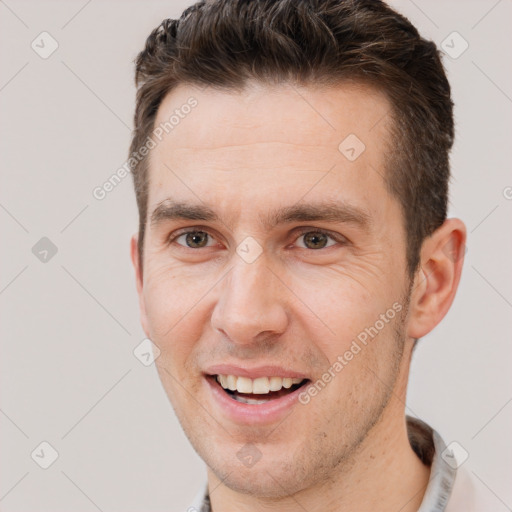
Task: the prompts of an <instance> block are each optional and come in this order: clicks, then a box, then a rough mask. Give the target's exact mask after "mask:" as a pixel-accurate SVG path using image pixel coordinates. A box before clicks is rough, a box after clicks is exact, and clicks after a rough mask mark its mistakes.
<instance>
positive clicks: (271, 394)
mask: <svg viewBox="0 0 512 512" xmlns="http://www.w3.org/2000/svg"><path fill="white" fill-rule="evenodd" d="M207 379H208V380H209V381H210V383H211V384H212V385H214V386H216V387H218V388H219V389H220V390H221V392H222V393H224V394H225V395H226V396H227V397H228V398H229V399H231V400H233V401H235V402H239V403H241V404H247V405H253V406H256V405H263V404H268V403H269V402H274V401H276V400H280V399H282V398H285V397H287V396H289V395H292V394H293V393H295V392H296V391H297V390H298V389H300V388H302V387H304V386H306V385H307V384H308V383H309V382H310V380H309V379H304V378H300V377H293V378H292V377H279V376H269V377H258V378H255V379H251V378H249V377H244V376H237V375H224V374H216V375H208V376H207Z"/></svg>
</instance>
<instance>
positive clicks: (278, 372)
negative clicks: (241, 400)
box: [205, 364, 308, 379]
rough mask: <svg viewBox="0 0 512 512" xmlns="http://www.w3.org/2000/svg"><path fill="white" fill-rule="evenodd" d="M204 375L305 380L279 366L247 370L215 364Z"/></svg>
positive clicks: (240, 367) (299, 374) (302, 375)
mask: <svg viewBox="0 0 512 512" xmlns="http://www.w3.org/2000/svg"><path fill="white" fill-rule="evenodd" d="M205 373H206V374H207V375H235V376H236V377H247V378H249V379H257V378H258V377H289V378H292V379H307V378H308V377H307V376H306V374H304V373H301V372H296V371H293V370H286V369H285V368H283V367H281V366H275V365H266V366H257V367H254V368H248V367H246V366H245V367H243V366H234V365H230V364H217V365H213V366H209V367H208V368H207V369H206V370H205Z"/></svg>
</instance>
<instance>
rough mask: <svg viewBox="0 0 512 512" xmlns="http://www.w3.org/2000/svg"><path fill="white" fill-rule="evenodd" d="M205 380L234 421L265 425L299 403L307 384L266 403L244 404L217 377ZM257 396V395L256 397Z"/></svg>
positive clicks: (216, 399)
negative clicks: (227, 391) (230, 394)
mask: <svg viewBox="0 0 512 512" xmlns="http://www.w3.org/2000/svg"><path fill="white" fill-rule="evenodd" d="M205 381H206V383H207V384H208V386H209V388H210V391H211V394H212V396H213V401H214V402H215V403H216V404H218V405H219V407H220V409H221V411H222V412H223V413H224V415H225V416H227V417H228V419H230V420H231V421H233V422H234V423H239V424H243V425H255V424H258V425H263V424H268V423H275V422H276V421H279V420H280V419H282V418H283V416H285V415H286V414H287V413H289V411H290V410H291V409H292V408H293V407H294V406H295V405H296V404H297V403H298V401H299V394H300V393H301V392H302V391H303V390H304V388H305V387H306V386H307V384H306V385H303V386H301V387H300V388H298V389H296V390H295V391H292V392H291V393H289V394H287V395H284V396H282V397H280V398H275V399H273V400H269V401H268V402H266V403H264V404H244V403H242V402H238V401H237V400H234V399H233V398H231V397H230V396H229V395H228V394H227V393H226V392H225V391H224V390H223V389H222V387H221V386H220V384H219V383H218V382H217V381H216V380H215V379H213V378H205ZM257 396H258V395H255V398H256V397H257Z"/></svg>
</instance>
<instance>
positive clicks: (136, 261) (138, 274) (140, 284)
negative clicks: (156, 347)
mask: <svg viewBox="0 0 512 512" xmlns="http://www.w3.org/2000/svg"><path fill="white" fill-rule="evenodd" d="M130 256H131V259H132V264H133V268H134V270H135V282H136V286H137V294H138V296H139V311H140V322H141V325H142V328H143V329H144V332H145V333H146V336H147V337H148V338H149V337H150V336H149V331H148V328H147V326H148V319H147V315H146V303H145V300H144V281H143V277H142V275H143V274H142V261H140V258H139V243H138V235H137V234H135V235H133V236H132V238H131V240H130Z"/></svg>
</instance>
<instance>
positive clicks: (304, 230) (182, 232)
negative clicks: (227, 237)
mask: <svg viewBox="0 0 512 512" xmlns="http://www.w3.org/2000/svg"><path fill="white" fill-rule="evenodd" d="M197 232H199V233H206V234H207V235H208V236H209V237H211V238H213V239H215V237H214V236H212V235H211V234H210V233H209V232H208V230H207V229H204V228H201V227H200V226H199V227H197V228H194V229H190V228H186V229H183V230H179V231H177V232H176V233H174V234H173V235H171V236H172V237H171V236H170V237H169V238H168V244H169V245H171V244H172V243H174V242H175V241H176V240H177V239H178V238H179V237H180V236H182V235H187V234H188V233H197ZM307 233H319V234H322V235H326V236H327V237H329V238H330V239H331V240H334V241H335V242H338V244H340V245H346V244H347V243H348V239H347V238H346V237H344V236H343V235H340V234H336V233H332V232H331V231H327V230H325V229H320V228H311V227H305V228H302V229H300V228H299V232H298V234H297V237H296V238H295V240H297V239H298V238H300V237H301V236H304V235H306V234H307ZM177 245H178V246H180V247H181V248H183V249H190V250H192V251H197V250H199V249H194V248H192V247H187V246H185V245H181V244H177ZM330 247H333V246H332V245H331V246H329V247H322V248H321V249H309V250H310V251H315V252H317V251H320V250H322V249H329V248H330ZM300 249H306V250H308V248H307V247H300Z"/></svg>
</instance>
